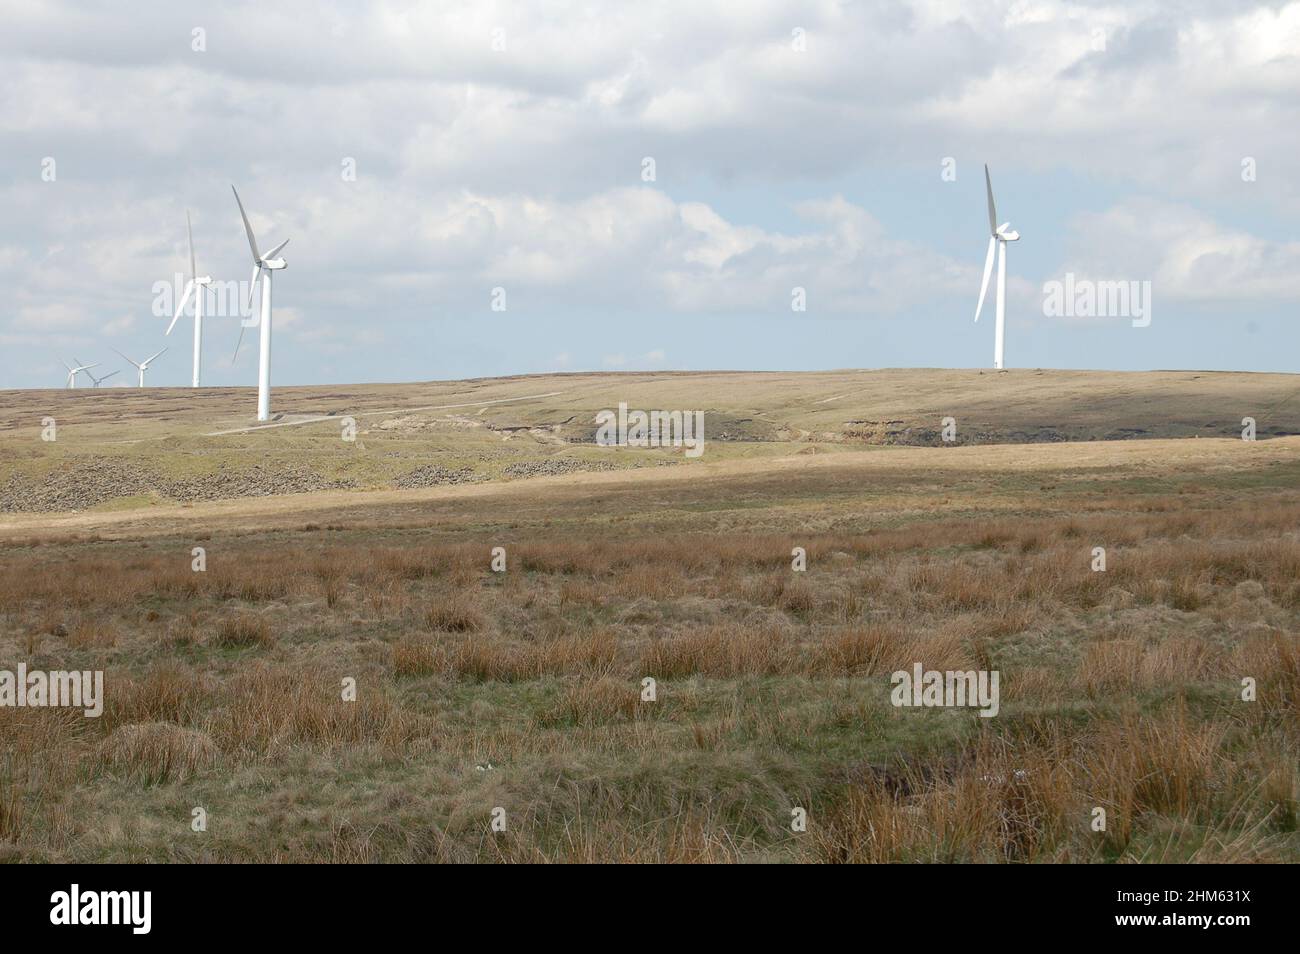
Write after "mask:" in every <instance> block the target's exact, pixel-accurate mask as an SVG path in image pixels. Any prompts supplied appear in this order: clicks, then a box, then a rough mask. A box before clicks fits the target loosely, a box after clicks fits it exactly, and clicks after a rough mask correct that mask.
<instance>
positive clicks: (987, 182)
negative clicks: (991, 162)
mask: <svg viewBox="0 0 1300 954" xmlns="http://www.w3.org/2000/svg"><path fill="white" fill-rule="evenodd" d="M984 186H985V188H987V189H988V192H989V231H990V232H992V233H993V234H994V235H996V234H997V232H998V210H997V207H996V206H994V204H993V180H992V179H990V178H989V166H988V163H985V164H984Z"/></svg>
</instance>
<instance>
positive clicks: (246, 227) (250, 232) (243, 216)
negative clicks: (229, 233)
mask: <svg viewBox="0 0 1300 954" xmlns="http://www.w3.org/2000/svg"><path fill="white" fill-rule="evenodd" d="M230 191H231V192H234V193H235V202H236V203H237V204H238V205H239V217H240V218H241V219H243V220H244V231H245V232H247V233H248V247H249V248H251V249H252V250H253V261H255V262H260V261H261V260H262V256H261V255H260V254H258V251H257V239H255V238H253V227H252V226H251V225H249V224H248V214H247V213H246V212H245V211H244V203H243V202H240V201H239V191H238V190H237V189H236V188H235V187H234V186H233V185H232V186H231V187H230Z"/></svg>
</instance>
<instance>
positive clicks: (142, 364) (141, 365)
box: [92, 348, 167, 387]
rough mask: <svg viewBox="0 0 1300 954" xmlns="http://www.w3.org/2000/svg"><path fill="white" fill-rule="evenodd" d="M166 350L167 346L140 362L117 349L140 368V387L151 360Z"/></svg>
mask: <svg viewBox="0 0 1300 954" xmlns="http://www.w3.org/2000/svg"><path fill="white" fill-rule="evenodd" d="M113 350H114V351H117V349H116V348H114V349H113ZM166 350H167V349H166V348H163V349H162V351H159V352H158V354H151V355H149V357H147V358H145V359H144V360H143V361H141V362H139V363H137V362H135V361H131V359H130V358H127V357H126V355H124V354H122V352H120V351H117V353H118V354H120V355H122V357H123V358H126V360H127V361H131V363H132V364H134V365H135V366H136V367H137V368H139V369H140V385H139V386H140V387H144V373H145V372H146V371H148V370H149V362H150V361H152V360H153V359H154V358H156V357H158V355H159V354H162V353H163V351H166ZM92 367H93V365H92Z"/></svg>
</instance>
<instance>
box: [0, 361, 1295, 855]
mask: <svg viewBox="0 0 1300 954" xmlns="http://www.w3.org/2000/svg"><path fill="white" fill-rule="evenodd" d="M789 377H790V378H798V376H793V375H792V376H789ZM534 387H535V385H534ZM537 390H538V391H545V390H548V388H546V387H541V388H537ZM681 397H682V400H679V401H677V402H675V403H673V402H671V401H669V402H664V403H662V404H659V405H655V404H651V403H648V402H647V403H646V406H665V407H693V406H699V402H698V401H696V402H692V401H691V400H690V397H691V395H690V394H683V395H682V396H681ZM616 400H617V399H616ZM818 400H820V398H818ZM430 403H432V402H430ZM448 403H450V402H448ZM1088 413H1091V412H1089V411H1087V410H1086V409H1085V410H1083V411H1080V412H1079V415H1078V416H1077V418H1076V419H1081V418H1083V417H1086V416H1087V414H1088ZM1246 413H1249V411H1242V412H1239V411H1237V410H1236V409H1235V408H1234V409H1233V410H1231V411H1230V412H1225V413H1224V414H1223V415H1222V416H1223V417H1224V420H1225V421H1230V419H1231V418H1232V417H1234V416H1235V417H1236V418H1237V420H1238V421H1239V419H1240V416H1242V415H1243V414H1246ZM772 416H775V415H772ZM957 416H958V419H959V421H961V420H962V415H961V413H960V411H958V412H957ZM1262 421H1263V417H1262V416H1261V422H1262ZM91 423H94V422H88V423H87V427H89V426H90V424H91ZM94 426H95V427H96V428H101V427H105V426H106V425H104V424H103V423H102V422H99V423H94ZM131 426H134V427H136V428H147V427H159V426H160V425H159V423H158V422H157V421H146V422H143V423H137V424H134V425H131ZM1225 426H1226V425H1225ZM1261 426H1262V423H1261ZM124 430H125V425H124ZM75 433H76V430H75V428H74V429H72V434H73V435H75ZM466 433H475V432H472V431H466ZM157 437H158V435H154V436H153V437H150V436H149V435H147V434H143V435H139V439H143V440H153V439H155V438H157ZM96 439H100V440H102V439H106V438H105V437H104V434H102V433H101V434H99V435H98V436H97V437H96ZM132 439H137V438H132ZM178 439H183V440H190V439H191V438H189V437H185V438H178ZM239 439H240V440H241V441H242V440H245V439H247V440H256V441H267V440H270V439H271V438H270V436H269V434H266V433H261V434H254V435H253V436H252V437H249V438H245V437H240V438H239ZM303 439H305V438H300V437H295V438H294V439H293V440H295V441H297V440H303ZM286 440H287V439H286ZM496 440H497V442H501V438H500V437H498V438H496ZM60 441H61V442H62V441H64V437H63V436H61V437H60ZM538 443H539V446H540V444H541V442H540V441H539V442H538ZM759 445H761V452H752V453H739V452H736V451H735V450H734V448H728V447H725V446H723V447H717V448H715V446H714V445H713V444H710V445H709V451H708V452H707V453H706V454H705V455H704V457H703V458H701V460H700V461H696V462H691V463H690V464H686V465H682V466H674V467H657V466H633V467H631V468H629V467H628V464H629V461H630V462H633V463H637V464H639V463H641V462H642V461H643V459H653V457H652V456H650V455H652V454H654V453H658V454H661V455H666V454H667V452H644V453H643V452H627V451H621V450H620V451H611V452H607V453H612V454H614V455H619V456H617V457H616V465H617V466H616V468H615V469H614V470H610V471H597V472H581V473H573V474H567V475H560V476H553V477H542V478H539V479H531V480H514V481H511V480H499V479H489V480H486V481H483V482H478V483H473V484H467V485H452V486H436V487H427V488H421V489H412V490H400V489H371V490H348V489H339V488H331V489H325V490H321V491H318V492H315V493H305V494H295V495H290V496H270V497H263V498H258V499H237V500H215V501H205V502H198V503H194V504H192V505H188V506H187V505H181V504H155V505H151V506H148V507H127V508H125V509H111V508H105V509H101V510H96V511H92V512H83V513H77V514H12V515H0V565H2V566H3V573H2V574H0V669H10V670H12V669H14V668H16V666H17V665H18V664H19V663H25V664H26V665H27V666H28V667H30V668H40V669H56V668H57V669H72V668H75V669H102V670H104V672H105V689H106V697H107V701H106V707H105V712H104V714H103V716H102V717H101V718H99V719H87V718H84V717H83V716H82V715H81V713H80V712H79V711H77V712H69V711H66V710H46V709H8V708H3V709H0V859H4V860H11V861H195V860H214V861H228V860H262V861H327V862H328V861H443V860H445V861H475V860H484V861H512V860H522V861H532V860H551V861H622V860H637V861H657V860H663V861H824V862H834V861H910V860H923V861H981V862H983V861H998V862H1001V861H1074V862H1109V861H1165V862H1183V861H1229V862H1239V861H1296V860H1300V834H1297V831H1296V825H1297V818H1296V812H1297V798H1298V797H1300V530H1297V527H1300V439H1297V438H1292V437H1282V438H1277V439H1272V440H1261V441H1258V442H1256V443H1246V442H1243V441H1241V440H1239V439H1237V440H1231V439H1209V438H1206V439H1201V440H1195V439H1183V440H1150V441H1124V442H1100V441H1098V442H1092V443H1075V444H1072V443H1048V444H1012V445H998V446H958V447H872V448H862V447H854V446H852V442H847V443H846V442H845V441H842V440H841V441H829V440H827V441H826V442H825V445H823V444H822V443H818V442H815V441H809V440H801V439H799V438H797V437H790V436H788V435H787V438H786V440H785V441H784V442H778V441H771V442H766V443H765V442H759ZM267 446H268V445H260V450H259V453H264V452H265V451H266V447H267ZM288 446H290V445H289V444H288V443H286V447H288ZM372 446H373V444H372ZM298 450H299V448H297V446H296V445H294V447H293V450H292V452H293V453H295V454H296V453H298ZM715 450H717V451H718V452H717V453H715ZM810 450H811V451H812V453H809V451H810ZM587 451H588V449H585V448H579V449H578V451H577V453H584V452H587ZM729 451H730V452H729ZM822 451H826V452H825V453H823V452H822ZM78 452H79V451H78V449H77V447H76V446H75V444H74V443H72V442H71V441H69V443H68V444H66V445H65V446H64V448H62V449H61V450H60V453H64V454H70V455H75V454H76V453H78ZM349 452H351V451H349ZM97 453H98V452H97ZM548 453H549V451H548ZM679 456H680V455H679ZM0 477H3V474H0ZM194 547H203V548H204V550H205V552H206V570H205V571H204V572H194V571H193V569H192V568H191V567H192V560H193V556H192V550H193V548H194ZM494 547H504V548H505V551H506V562H507V569H506V571H505V572H504V573H497V572H493V570H492V569H491V566H490V562H491V551H492V548H494ZM794 547H803V548H805V549H806V551H807V556H808V566H807V570H806V571H805V572H795V571H794V570H793V569H792V568H791V551H792V549H793V548H794ZM1095 547H1104V548H1105V550H1106V569H1105V571H1104V572H1094V571H1093V570H1092V569H1091V564H1092V561H1093V550H1094V548H1095ZM917 662H920V663H922V664H924V665H925V667H926V668H928V669H941V670H947V669H996V670H998V671H999V672H1000V673H1001V707H1000V711H999V713H998V715H997V716H996V717H994V718H979V717H978V716H977V715H976V713H975V711H973V710H954V709H910V708H895V707H893V706H891V705H890V702H889V674H890V673H891V672H892V671H893V670H895V669H906V668H910V667H911V666H912V665H913V664H914V663H917ZM647 677H650V678H653V679H654V680H655V681H656V699H655V701H653V702H648V701H643V699H642V697H641V693H642V681H643V680H644V679H645V678H647ZM1247 677H1249V678H1252V679H1254V680H1255V681H1256V683H1257V697H1256V699H1255V701H1253V702H1244V701H1242V698H1241V691H1242V680H1243V678H1247ZM346 679H354V680H355V681H356V686H357V698H356V701H354V702H353V701H345V700H344V699H343V698H342V691H341V686H342V683H343V681H344V680H346ZM196 807H201V808H203V809H204V810H205V811H206V813H207V816H208V826H207V831H206V832H194V831H192V830H191V813H192V811H193V809H194V808H196ZM1098 807H1101V808H1104V809H1105V810H1106V813H1107V826H1106V830H1105V831H1104V832H1097V831H1093V830H1092V828H1091V827H1090V822H1091V821H1092V818H1093V811H1094V809H1096V808H1098ZM497 808H500V809H503V810H504V818H505V830H504V831H501V832H494V831H493V830H492V828H491V821H492V817H493V811H494V809H497ZM794 808H803V809H805V810H806V812H807V830H806V831H793V830H792V829H791V818H792V815H791V812H792V810H793V809H794Z"/></svg>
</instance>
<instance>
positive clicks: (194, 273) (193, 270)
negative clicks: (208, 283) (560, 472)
mask: <svg viewBox="0 0 1300 954" xmlns="http://www.w3.org/2000/svg"><path fill="white" fill-rule="evenodd" d="M185 231H186V232H187V233H188V234H189V237H190V280H191V281H193V280H194V279H195V278H197V277H198V274H199V266H198V265H196V264H195V262H194V226H193V225H191V224H190V210H189V209H186V210H185Z"/></svg>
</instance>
